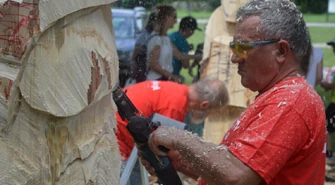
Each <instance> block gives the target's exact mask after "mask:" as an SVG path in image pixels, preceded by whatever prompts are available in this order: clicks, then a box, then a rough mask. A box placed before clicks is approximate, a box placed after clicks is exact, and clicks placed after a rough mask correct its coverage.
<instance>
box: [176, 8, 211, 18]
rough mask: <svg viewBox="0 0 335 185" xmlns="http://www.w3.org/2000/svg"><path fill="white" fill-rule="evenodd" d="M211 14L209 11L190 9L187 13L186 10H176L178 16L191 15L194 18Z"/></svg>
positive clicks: (206, 16)
mask: <svg viewBox="0 0 335 185" xmlns="http://www.w3.org/2000/svg"><path fill="white" fill-rule="evenodd" d="M211 14H212V12H210V11H191V12H190V14H189V13H188V11H187V10H177V16H178V18H183V17H186V16H192V17H194V18H196V19H208V18H209V17H210V16H211Z"/></svg>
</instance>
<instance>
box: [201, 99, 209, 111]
mask: <svg viewBox="0 0 335 185" xmlns="http://www.w3.org/2000/svg"><path fill="white" fill-rule="evenodd" d="M208 107H209V101H202V102H201V103H200V108H201V109H208Z"/></svg>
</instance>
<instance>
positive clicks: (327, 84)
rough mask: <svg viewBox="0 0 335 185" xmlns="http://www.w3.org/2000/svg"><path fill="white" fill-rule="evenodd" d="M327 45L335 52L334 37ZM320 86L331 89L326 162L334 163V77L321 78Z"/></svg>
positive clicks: (327, 89) (327, 114) (328, 109)
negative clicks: (332, 136) (328, 79)
mask: <svg viewBox="0 0 335 185" xmlns="http://www.w3.org/2000/svg"><path fill="white" fill-rule="evenodd" d="M327 45H329V46H331V47H332V48H333V52H334V54H335V38H334V39H333V40H332V41H330V42H328V43H327ZM321 87H322V88H324V89H325V90H326V91H329V90H330V91H331V101H330V104H329V105H328V106H327V109H326V118H327V163H334V161H333V160H332V159H333V158H332V157H333V151H332V138H331V135H332V133H334V131H335V79H334V78H332V79H330V81H326V80H323V81H322V82H321ZM326 181H332V182H334V181H335V179H331V178H329V177H326Z"/></svg>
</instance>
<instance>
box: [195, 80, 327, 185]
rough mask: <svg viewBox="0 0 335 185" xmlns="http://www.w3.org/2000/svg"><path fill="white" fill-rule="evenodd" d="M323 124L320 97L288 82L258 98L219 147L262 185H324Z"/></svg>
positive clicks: (300, 82) (306, 87)
mask: <svg viewBox="0 0 335 185" xmlns="http://www.w3.org/2000/svg"><path fill="white" fill-rule="evenodd" d="M325 120H326V119H325V111H324V105H323V103H322V101H321V98H320V96H319V95H318V94H317V93H316V92H315V91H314V89H313V88H312V87H311V86H309V85H308V84H307V83H306V81H305V79H304V78H303V77H292V78H287V79H285V80H283V81H281V82H279V83H278V84H276V85H275V86H274V87H273V88H271V89H270V90H268V91H267V92H265V93H263V94H261V95H259V96H258V97H257V98H256V100H255V102H254V103H253V104H252V105H250V106H249V107H248V109H247V110H246V111H245V112H244V113H243V114H242V115H241V116H240V117H239V119H238V120H237V121H236V122H235V123H234V125H233V126H232V127H231V129H230V130H229V131H228V132H227V133H226V135H225V137H224V138H223V140H222V143H221V144H223V145H225V146H227V147H228V150H229V151H230V152H231V153H232V154H233V155H234V156H236V157H237V158H238V159H239V160H241V161H242V162H243V163H244V164H246V165H247V166H249V167H250V168H252V169H253V170H254V171H255V172H256V173H258V175H260V176H261V177H262V178H263V179H264V181H265V182H266V183H264V184H269V185H306V184H313V185H323V184H324V176H325V160H326V159H325V157H326V155H325V143H326V139H325V136H326V128H325V126H326V123H325ZM199 184H200V185H205V184H206V183H205V182H204V181H203V180H202V179H200V180H199Z"/></svg>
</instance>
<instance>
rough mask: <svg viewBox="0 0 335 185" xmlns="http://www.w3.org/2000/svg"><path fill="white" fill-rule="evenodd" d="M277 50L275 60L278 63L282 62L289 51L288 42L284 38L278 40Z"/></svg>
mask: <svg viewBox="0 0 335 185" xmlns="http://www.w3.org/2000/svg"><path fill="white" fill-rule="evenodd" d="M277 46H278V50H277V61H278V62H279V63H283V62H284V61H285V60H286V58H287V56H288V54H289V53H290V52H291V47H290V44H289V43H288V42H287V41H286V40H280V41H279V42H278V43H277Z"/></svg>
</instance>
